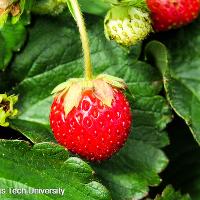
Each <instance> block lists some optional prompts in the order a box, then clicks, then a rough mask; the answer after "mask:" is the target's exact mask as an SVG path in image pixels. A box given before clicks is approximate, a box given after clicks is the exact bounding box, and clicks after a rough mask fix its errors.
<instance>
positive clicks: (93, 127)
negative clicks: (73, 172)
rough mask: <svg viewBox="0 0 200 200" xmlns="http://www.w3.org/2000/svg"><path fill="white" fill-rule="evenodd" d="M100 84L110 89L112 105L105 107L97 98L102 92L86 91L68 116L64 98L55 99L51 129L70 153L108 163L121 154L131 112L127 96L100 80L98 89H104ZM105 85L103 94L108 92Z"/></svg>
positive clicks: (51, 116) (127, 133) (52, 108)
mask: <svg viewBox="0 0 200 200" xmlns="http://www.w3.org/2000/svg"><path fill="white" fill-rule="evenodd" d="M101 84H103V85H104V84H106V87H108V88H111V92H112V94H113V98H112V102H111V105H110V106H108V105H105V104H104V103H103V101H104V100H103V101H101V100H100V99H101V98H99V96H97V93H98V92H99V91H98V92H95V90H91V89H89V90H87V89H86V90H84V91H83V92H82V94H81V98H80V100H79V101H78V105H77V106H75V107H73V108H72V109H71V111H70V112H69V113H68V114H67V115H66V113H65V109H64V104H65V103H64V102H65V101H64V99H63V96H62V97H61V98H59V97H56V98H55V99H54V102H53V104H52V107H51V113H50V123H51V128H52V130H53V133H54V136H55V138H56V140H57V141H58V142H59V143H60V144H61V145H63V146H64V147H66V148H67V149H68V150H69V151H71V152H73V153H77V154H79V155H80V156H82V157H85V158H86V159H88V160H91V161H98V160H105V159H107V158H109V157H111V156H112V155H113V154H114V153H116V152H117V151H119V149H120V148H121V147H122V146H123V144H124V143H125V141H126V140H127V137H128V135H129V132H130V127H131V110H130V106H129V103H128V101H127V100H126V97H125V96H124V94H123V93H122V92H121V91H120V90H118V89H116V88H115V89H114V88H113V87H111V86H109V85H108V84H107V83H105V82H102V81H100V82H99V81H98V84H97V85H98V87H100V88H101ZM104 86H105V85H104ZM104 86H103V88H104V89H103V90H102V91H104V92H105V91H106V90H105V88H106V87H104ZM61 90H62V89H61ZM98 90H99V88H98ZM68 93H70V91H69V92H68ZM75 93H76V92H75ZM105 93H107V92H105ZM99 95H101V94H100V93H99ZM103 95H104V94H103ZM107 96H109V93H107ZM106 98H107V97H106ZM73 101H75V99H74V100H73ZM66 103H68V101H67V102H66Z"/></svg>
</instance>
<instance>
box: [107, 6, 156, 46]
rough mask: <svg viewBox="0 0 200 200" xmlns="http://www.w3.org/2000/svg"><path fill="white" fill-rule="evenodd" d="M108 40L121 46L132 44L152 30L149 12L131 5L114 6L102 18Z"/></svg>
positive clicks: (142, 38)
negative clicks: (103, 18)
mask: <svg viewBox="0 0 200 200" xmlns="http://www.w3.org/2000/svg"><path fill="white" fill-rule="evenodd" d="M104 31H105V35H106V38H107V39H108V40H115V41H116V42H117V43H118V44H120V45H122V46H127V47H129V46H132V45H135V44H136V43H137V42H139V41H142V40H144V39H145V38H146V37H147V36H148V35H149V33H150V32H153V28H152V22H151V19H150V16H149V12H147V11H145V10H142V9H140V8H136V7H133V6H114V7H113V8H112V9H111V10H110V11H108V13H107V15H106V17H105V20H104Z"/></svg>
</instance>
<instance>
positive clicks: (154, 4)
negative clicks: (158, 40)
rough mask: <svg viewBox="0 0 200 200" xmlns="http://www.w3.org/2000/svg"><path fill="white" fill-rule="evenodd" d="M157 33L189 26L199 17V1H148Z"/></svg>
mask: <svg viewBox="0 0 200 200" xmlns="http://www.w3.org/2000/svg"><path fill="white" fill-rule="evenodd" d="M147 5H148V7H149V9H150V11H151V15H152V20H153V26H154V29H155V31H166V30H169V29H172V28H179V27H181V26H183V25H187V24H189V23H190V22H192V21H193V20H194V19H196V18H197V17H198V14H199V12H200V1H199V0H147Z"/></svg>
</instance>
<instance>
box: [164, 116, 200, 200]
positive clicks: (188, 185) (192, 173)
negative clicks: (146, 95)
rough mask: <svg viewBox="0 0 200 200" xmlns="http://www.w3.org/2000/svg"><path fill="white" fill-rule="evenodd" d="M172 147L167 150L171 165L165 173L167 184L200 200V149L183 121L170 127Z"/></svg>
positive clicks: (175, 122)
mask: <svg viewBox="0 0 200 200" xmlns="http://www.w3.org/2000/svg"><path fill="white" fill-rule="evenodd" d="M169 132H170V133H171V139H170V140H171V145H169V146H168V147H167V148H166V149H165V150H166V153H167V155H168V157H169V159H170V164H169V166H168V167H167V169H166V170H165V172H164V173H163V179H164V180H165V184H173V186H174V187H175V188H177V189H178V190H181V192H182V193H188V194H190V196H191V198H192V200H199V199H200V188H199V186H200V171H199V169H200V162H199V157H200V148H199V145H198V144H197V142H196V141H195V140H194V138H193V137H192V134H190V130H189V127H188V126H187V125H186V124H185V122H184V121H183V120H182V119H179V118H175V120H174V122H172V124H171V125H170V126H169Z"/></svg>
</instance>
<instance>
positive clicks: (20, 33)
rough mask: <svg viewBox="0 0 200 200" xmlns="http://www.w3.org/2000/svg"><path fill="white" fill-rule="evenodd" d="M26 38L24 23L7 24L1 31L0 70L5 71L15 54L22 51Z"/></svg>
mask: <svg viewBox="0 0 200 200" xmlns="http://www.w3.org/2000/svg"><path fill="white" fill-rule="evenodd" d="M25 38H26V30H25V27H24V25H23V24H22V23H17V24H15V25H12V24H11V23H9V22H7V23H6V24H5V25H4V27H3V28H2V29H0V70H2V69H5V68H6V67H7V65H8V64H9V62H10V60H11V59H12V55H13V52H18V51H20V49H21V47H22V45H23V43H24V41H25Z"/></svg>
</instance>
